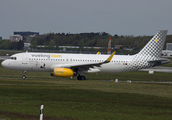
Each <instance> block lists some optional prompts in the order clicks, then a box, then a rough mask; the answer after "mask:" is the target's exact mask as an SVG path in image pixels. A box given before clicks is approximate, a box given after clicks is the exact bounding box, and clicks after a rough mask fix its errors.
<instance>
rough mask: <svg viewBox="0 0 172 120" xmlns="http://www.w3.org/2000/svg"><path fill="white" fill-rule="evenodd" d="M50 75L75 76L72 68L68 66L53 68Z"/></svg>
mask: <svg viewBox="0 0 172 120" xmlns="http://www.w3.org/2000/svg"><path fill="white" fill-rule="evenodd" d="M51 76H56V77H72V76H76V74H75V73H74V71H73V70H72V69H68V68H54V71H53V72H51Z"/></svg>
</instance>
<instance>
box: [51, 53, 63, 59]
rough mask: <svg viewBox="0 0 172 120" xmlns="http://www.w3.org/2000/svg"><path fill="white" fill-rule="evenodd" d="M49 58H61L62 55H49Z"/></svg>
mask: <svg viewBox="0 0 172 120" xmlns="http://www.w3.org/2000/svg"><path fill="white" fill-rule="evenodd" d="M50 56H51V58H62V55H51V54H50Z"/></svg>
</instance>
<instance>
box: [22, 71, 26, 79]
mask: <svg viewBox="0 0 172 120" xmlns="http://www.w3.org/2000/svg"><path fill="white" fill-rule="evenodd" d="M22 78H23V79H26V71H24V73H23V76H22Z"/></svg>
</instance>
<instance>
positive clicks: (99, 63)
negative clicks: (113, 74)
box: [51, 52, 115, 70]
mask: <svg viewBox="0 0 172 120" xmlns="http://www.w3.org/2000/svg"><path fill="white" fill-rule="evenodd" d="M114 54H115V52H113V53H112V54H111V55H110V56H109V57H108V58H107V59H106V60H105V61H103V62H97V63H86V64H62V65H53V66H51V69H54V68H55V67H64V68H72V69H76V68H78V69H84V70H88V69H89V68H93V67H94V66H97V67H100V65H102V64H106V63H109V62H110V61H111V60H112V58H113V56H114Z"/></svg>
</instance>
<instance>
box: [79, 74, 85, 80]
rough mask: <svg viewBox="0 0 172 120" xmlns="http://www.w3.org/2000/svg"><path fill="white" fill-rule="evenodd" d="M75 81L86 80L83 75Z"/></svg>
mask: <svg viewBox="0 0 172 120" xmlns="http://www.w3.org/2000/svg"><path fill="white" fill-rule="evenodd" d="M77 80H86V78H85V76H83V75H78V77H77Z"/></svg>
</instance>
